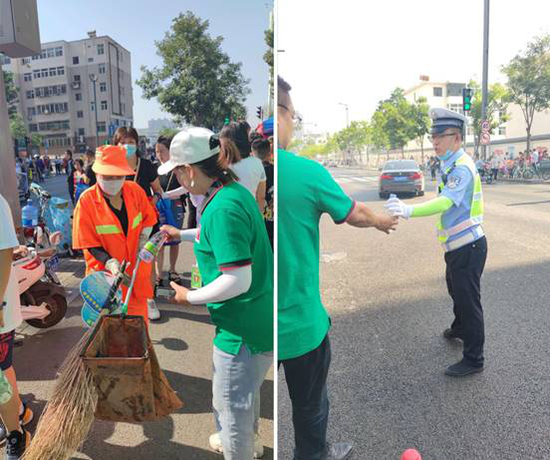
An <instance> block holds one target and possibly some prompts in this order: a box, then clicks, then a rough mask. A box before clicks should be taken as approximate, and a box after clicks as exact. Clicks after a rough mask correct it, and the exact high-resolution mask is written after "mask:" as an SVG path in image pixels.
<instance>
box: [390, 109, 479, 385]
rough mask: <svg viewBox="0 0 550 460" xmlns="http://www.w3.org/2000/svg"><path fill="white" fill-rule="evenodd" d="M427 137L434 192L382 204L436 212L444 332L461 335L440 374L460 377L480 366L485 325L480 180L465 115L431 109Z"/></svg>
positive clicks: (408, 211) (404, 211)
mask: <svg viewBox="0 0 550 460" xmlns="http://www.w3.org/2000/svg"><path fill="white" fill-rule="evenodd" d="M430 117H431V118H432V121H433V123H432V129H431V140H432V143H433V146H434V150H435V152H436V155H437V157H438V158H439V160H440V162H441V165H442V166H441V182H440V183H439V187H438V191H439V193H438V196H437V198H434V199H433V200H430V201H427V202H425V203H422V204H418V205H407V204H405V203H403V202H402V201H401V200H399V199H397V198H395V197H394V198H390V199H389V200H388V201H387V203H386V205H385V208H386V209H387V210H388V211H389V212H390V213H391V214H393V215H394V216H400V217H403V218H405V219H408V218H409V217H424V216H431V215H435V214H439V215H440V218H439V221H438V226H437V234H438V239H439V241H440V243H441V244H442V246H443V249H444V251H445V263H446V265H447V270H446V279H447V288H448V291H449V295H450V296H451V298H452V299H453V310H454V315H455V319H454V321H453V323H452V324H451V327H450V328H448V329H446V330H445V331H444V333H443V336H444V337H445V338H446V339H449V340H454V339H462V341H463V342H464V349H463V355H464V356H463V359H462V360H461V361H459V362H458V363H456V364H453V365H452V366H449V367H448V368H447V370H446V371H445V374H447V375H450V376H464V375H468V374H473V373H476V372H480V371H482V370H483V365H484V357H483V345H484V342H485V328H484V324H483V308H482V306H481V294H480V284H481V275H482V273H483V268H484V267H485V260H486V258H487V240H486V238H485V235H484V232H483V228H482V227H481V223H482V221H483V194H482V191H481V178H480V176H479V173H478V171H477V168H476V166H475V163H474V161H473V160H472V159H471V158H470V156H469V155H468V154H467V153H466V152H465V151H464V150H463V148H462V140H463V129H464V122H465V120H466V119H465V117H464V116H462V115H461V114H459V113H456V112H453V111H451V110H447V109H432V110H431V112H430Z"/></svg>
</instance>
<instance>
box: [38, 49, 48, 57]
mask: <svg viewBox="0 0 550 460" xmlns="http://www.w3.org/2000/svg"><path fill="white" fill-rule="evenodd" d="M46 57H47V55H46V50H42V52H41V53H40V59H46Z"/></svg>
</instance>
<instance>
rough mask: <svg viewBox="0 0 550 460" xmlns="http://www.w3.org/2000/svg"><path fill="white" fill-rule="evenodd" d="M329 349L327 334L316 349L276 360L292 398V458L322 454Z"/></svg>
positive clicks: (315, 459)
mask: <svg viewBox="0 0 550 460" xmlns="http://www.w3.org/2000/svg"><path fill="white" fill-rule="evenodd" d="M330 361H331V349H330V340H329V338H328V334H327V336H326V337H325V339H324V340H323V342H322V343H321V345H319V346H318V347H317V348H315V349H314V350H312V351H310V352H309V353H306V354H305V355H303V356H299V357H297V358H292V359H286V360H283V361H280V362H279V365H281V364H282V365H283V368H284V370H285V377H286V382H287V386H288V393H289V395H290V400H291V401H292V422H293V425H294V441H295V445H296V446H295V448H294V460H318V459H322V458H323V457H324V456H325V455H326V447H327V425H328V414H329V400H328V391H327V377H328V370H329V368H330Z"/></svg>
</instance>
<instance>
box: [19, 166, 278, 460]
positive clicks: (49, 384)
mask: <svg viewBox="0 0 550 460" xmlns="http://www.w3.org/2000/svg"><path fill="white" fill-rule="evenodd" d="M66 182H67V178H66V176H60V177H54V178H51V179H48V180H47V181H46V183H45V185H46V188H47V189H48V190H49V191H50V192H51V193H52V194H53V195H54V196H61V197H64V198H66V199H67V198H68V192H67V186H66ZM167 259H168V256H167V255H166V257H165V260H167ZM192 262H193V256H192V247H191V245H186V246H184V245H182V247H181V250H180V257H179V260H178V265H177V267H178V270H179V272H180V273H183V275H184V277H185V283H186V284H187V285H188V286H189V283H190V276H191V274H190V271H191V270H190V269H191V265H192ZM82 263H83V261H82V260H75V261H74V265H75V266H77V265H78V264H82ZM166 263H167V262H166ZM185 283H184V284H185ZM157 305H158V306H159V307H160V309H161V312H162V315H163V316H162V319H161V320H160V321H157V322H154V323H152V324H151V327H150V333H151V337H152V340H153V342H154V345H155V350H156V353H157V356H158V358H159V361H160V364H161V367H162V369H163V370H164V372H165V374H166V376H167V378H168V380H169V382H170V383H171V385H172V386H173V388H174V389H175V390H176V392H177V393H178V395H179V397H180V398H181V400H182V401H183V402H184V407H183V408H182V409H181V410H180V411H178V413H176V414H173V415H172V416H170V417H166V418H164V419H163V420H162V421H159V422H154V423H143V424H128V423H107V422H99V421H96V422H95V423H94V425H93V428H92V431H91V432H90V435H89V436H88V438H87V440H86V442H85V443H84V445H83V447H82V449H81V450H80V451H79V453H78V454H76V455H75V456H74V458H75V459H88V460H89V459H93V460H107V459H117V460H141V459H143V460H150V459H155V460H173V459H186V460H218V459H221V458H222V457H221V456H220V455H219V454H216V453H214V452H212V451H211V450H209V447H208V438H209V436H210V434H212V433H213V432H214V431H215V426H214V418H213V415H212V404H211V397H212V340H213V338H214V326H213V325H212V324H211V322H210V315H209V314H208V311H207V310H206V308H205V307H199V306H197V307H180V306H175V305H171V304H168V303H159V302H158V301H157ZM81 307H82V301H81V300H80V297H79V298H78V299H77V300H75V301H74V302H73V303H72V304H71V305H70V307H69V310H68V314H67V317H66V318H65V319H64V320H63V321H62V322H61V323H60V324H58V325H57V326H56V327H54V328H52V329H47V330H43V331H39V330H37V329H34V328H32V327H30V326H26V327H25V328H24V330H23V331H22V333H23V336H24V337H25V338H24V341H23V345H22V346H21V347H18V348H16V351H15V357H14V360H15V369H16V372H17V376H18V381H19V387H20V391H21V392H22V394H23V397H24V398H27V399H28V400H30V401H31V407H32V408H33V410H35V414H36V418H37V419H38V416H39V414H40V412H41V411H42V410H43V407H44V405H45V403H46V401H47V399H48V396H49V395H50V393H51V391H52V389H53V386H54V383H55V378H56V372H57V369H58V368H59V365H60V364H61V362H62V361H63V359H64V358H65V356H66V354H67V352H68V350H69V349H70V348H71V347H72V346H73V345H74V344H76V342H77V341H78V339H79V338H80V337H81V335H82V333H83V331H84V326H83V323H82V320H81V318H80V309H81ZM273 391H274V383H273V373H272V371H270V372H269V374H268V377H267V379H266V381H265V382H264V384H263V386H262V394H261V400H262V409H261V422H260V435H261V439H262V441H263V444H264V446H265V456H264V458H265V459H268V460H272V459H273V444H274V442H273V436H274V435H273V432H274V427H273V399H274V398H273ZM34 426H35V422H33V424H32V425H31V427H32V428H34Z"/></svg>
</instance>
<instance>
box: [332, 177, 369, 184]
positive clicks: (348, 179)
mask: <svg viewBox="0 0 550 460" xmlns="http://www.w3.org/2000/svg"><path fill="white" fill-rule="evenodd" d="M334 180H335V181H336V182H338V183H340V184H351V183H353V182H377V181H378V178H376V177H336V178H335V179H334Z"/></svg>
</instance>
